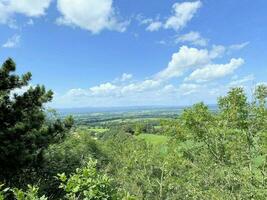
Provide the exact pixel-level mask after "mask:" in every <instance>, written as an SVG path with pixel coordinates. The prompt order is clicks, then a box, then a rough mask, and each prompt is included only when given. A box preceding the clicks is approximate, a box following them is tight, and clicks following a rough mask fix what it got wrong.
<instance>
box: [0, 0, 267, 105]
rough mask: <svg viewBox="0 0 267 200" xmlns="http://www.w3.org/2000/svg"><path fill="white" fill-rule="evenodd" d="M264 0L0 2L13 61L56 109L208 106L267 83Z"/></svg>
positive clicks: (2, 35) (1, 47) (1, 26)
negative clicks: (235, 90)
mask: <svg viewBox="0 0 267 200" xmlns="http://www.w3.org/2000/svg"><path fill="white" fill-rule="evenodd" d="M266 10H267V1H266V0H256V1H252V0H234V1H233V0H216V1H215V0H195V1H180V0H176V1H173V0H157V1H145V0H142V1H141V0H127V1H125V0H75V1H73V0H0V61H1V62H4V60H5V59H6V58H7V57H12V58H13V59H14V60H15V61H16V63H17V71H18V72H19V73H20V74H21V73H24V72H27V71H31V72H32V74H33V81H32V82H31V85H32V86H34V85H36V84H39V83H40V84H44V85H46V87H47V88H49V89H52V90H53V91H54V92H55V96H54V100H53V102H52V103H51V104H50V105H51V106H52V107H61V108H64V107H88V106H90V107H98V106H100V107H103V106H143V105H172V106H173V105H189V104H193V103H196V102H198V101H204V102H206V103H209V104H212V103H215V102H216V99H217V97H218V96H220V95H224V94H225V93H226V92H227V90H228V89H229V88H231V87H235V86H242V87H244V88H245V90H246V91H247V92H250V91H251V90H252V88H253V86H255V85H256V84H258V83H265V82H267V76H266V75H267V48H266V44H267V37H266V35H267V14H266Z"/></svg>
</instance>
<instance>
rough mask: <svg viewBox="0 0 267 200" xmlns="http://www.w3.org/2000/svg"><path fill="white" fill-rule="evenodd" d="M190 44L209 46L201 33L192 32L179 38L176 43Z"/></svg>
mask: <svg viewBox="0 0 267 200" xmlns="http://www.w3.org/2000/svg"><path fill="white" fill-rule="evenodd" d="M186 42H188V43H190V44H193V45H196V46H207V44H208V40H207V39H205V38H203V37H202V36H201V35H200V33H199V32H194V31H191V32H189V33H187V34H184V35H181V36H178V37H177V39H176V43H186Z"/></svg>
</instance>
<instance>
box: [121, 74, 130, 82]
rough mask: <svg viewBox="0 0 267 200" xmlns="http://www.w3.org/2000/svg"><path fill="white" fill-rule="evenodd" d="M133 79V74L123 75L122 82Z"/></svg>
mask: <svg viewBox="0 0 267 200" xmlns="http://www.w3.org/2000/svg"><path fill="white" fill-rule="evenodd" d="M132 78H133V75H132V74H127V73H123V74H122V76H121V78H120V80H121V81H127V80H130V79H132Z"/></svg>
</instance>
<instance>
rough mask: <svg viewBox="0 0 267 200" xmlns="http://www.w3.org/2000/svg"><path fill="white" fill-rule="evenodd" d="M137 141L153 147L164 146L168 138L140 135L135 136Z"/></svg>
mask: <svg viewBox="0 0 267 200" xmlns="http://www.w3.org/2000/svg"><path fill="white" fill-rule="evenodd" d="M137 138H138V139H143V140H145V141H147V142H148V143H150V144H153V145H155V146H162V145H163V146H164V145H166V144H167V142H168V139H169V138H168V137H167V136H164V135H154V134H141V135H138V136H137Z"/></svg>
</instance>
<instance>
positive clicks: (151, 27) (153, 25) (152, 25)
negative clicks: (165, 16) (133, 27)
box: [146, 21, 162, 32]
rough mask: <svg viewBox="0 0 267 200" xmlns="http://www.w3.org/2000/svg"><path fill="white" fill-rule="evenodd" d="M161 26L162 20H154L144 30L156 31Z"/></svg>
mask: <svg viewBox="0 0 267 200" xmlns="http://www.w3.org/2000/svg"><path fill="white" fill-rule="evenodd" d="M161 27H162V22H159V21H155V22H151V23H150V24H149V25H148V27H147V28H146V30H147V31H150V32H153V31H158V30H159V29H160V28H161Z"/></svg>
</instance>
